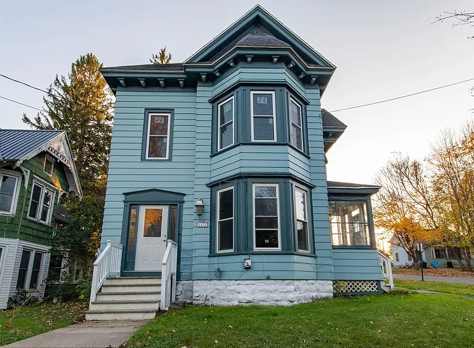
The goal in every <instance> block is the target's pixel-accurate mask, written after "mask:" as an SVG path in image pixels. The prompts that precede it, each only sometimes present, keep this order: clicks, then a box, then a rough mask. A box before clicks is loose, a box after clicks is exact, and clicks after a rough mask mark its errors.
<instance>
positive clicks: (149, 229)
mask: <svg viewBox="0 0 474 348" xmlns="http://www.w3.org/2000/svg"><path fill="white" fill-rule="evenodd" d="M162 220H163V209H145V222H144V227H143V237H161V223H162Z"/></svg>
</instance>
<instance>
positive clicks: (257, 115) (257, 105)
mask: <svg viewBox="0 0 474 348" xmlns="http://www.w3.org/2000/svg"><path fill="white" fill-rule="evenodd" d="M250 104H251V105H250V110H251V114H252V141H276V117H275V116H276V115H275V109H276V108H275V92H263V91H262V92H260V91H251V92H250Z"/></svg>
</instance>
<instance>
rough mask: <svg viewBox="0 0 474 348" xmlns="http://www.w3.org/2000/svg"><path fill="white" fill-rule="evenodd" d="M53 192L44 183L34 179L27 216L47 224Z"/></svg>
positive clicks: (51, 207)
mask: <svg viewBox="0 0 474 348" xmlns="http://www.w3.org/2000/svg"><path fill="white" fill-rule="evenodd" d="M53 201H54V192H53V191H52V190H51V189H49V188H47V187H46V186H45V185H42V184H41V183H39V182H37V181H34V182H33V188H32V190H31V198H30V206H29V208H28V218H30V219H33V220H36V221H39V222H42V223H45V224H49V223H50V222H51V213H52V209H53Z"/></svg>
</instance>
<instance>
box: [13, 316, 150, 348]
mask: <svg viewBox="0 0 474 348" xmlns="http://www.w3.org/2000/svg"><path fill="white" fill-rule="evenodd" d="M146 323H147V320H143V321H126V320H122V321H86V322H84V323H80V324H75V325H71V326H68V327H64V328H62V329H57V330H53V331H50V332H47V333H44V334H42V335H38V336H35V337H31V338H27V339H26V340H23V341H18V342H15V343H12V344H9V345H7V346H4V348H7V347H8V348H10V347H11V348H13V347H17V348H18V347H21V348H27V347H28V348H30V347H48V348H64V347H68V348H70V347H74V348H76V347H77V348H79V347H81V348H88V347H90V348H99V347H100V348H106V347H118V346H120V345H121V344H122V343H123V342H125V341H126V340H128V338H129V337H130V336H132V335H133V334H134V333H135V331H137V330H138V329H139V328H140V327H142V326H143V325H145V324H146Z"/></svg>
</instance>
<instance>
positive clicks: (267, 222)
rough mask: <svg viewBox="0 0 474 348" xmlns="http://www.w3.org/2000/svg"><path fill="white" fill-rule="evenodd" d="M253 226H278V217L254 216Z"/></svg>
mask: <svg viewBox="0 0 474 348" xmlns="http://www.w3.org/2000/svg"><path fill="white" fill-rule="evenodd" d="M255 228H278V217H276V216H275V217H267V216H265V217H258V216H257V217H255Z"/></svg>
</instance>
